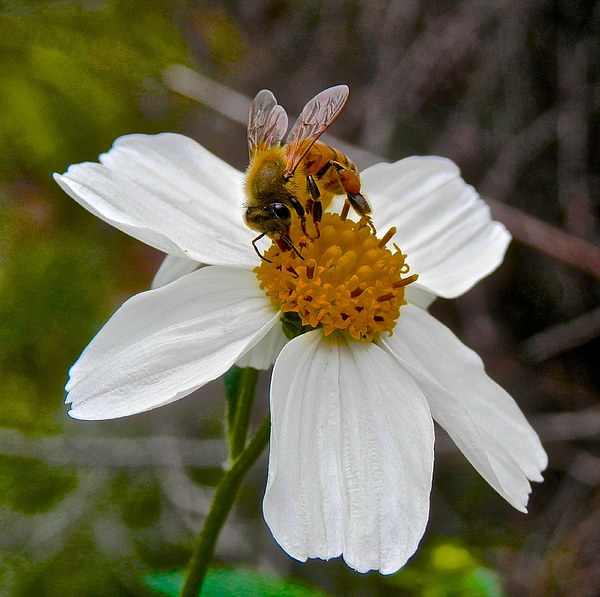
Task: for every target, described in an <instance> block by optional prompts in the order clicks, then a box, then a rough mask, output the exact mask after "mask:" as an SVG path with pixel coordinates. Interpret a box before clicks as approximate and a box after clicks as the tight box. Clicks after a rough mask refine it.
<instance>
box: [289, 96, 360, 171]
mask: <svg viewBox="0 0 600 597" xmlns="http://www.w3.org/2000/svg"><path fill="white" fill-rule="evenodd" d="M348 93H349V91H348V87H347V86H346V85H336V86H335V87H329V89H325V90H324V91H321V93H319V94H317V95H315V97H313V98H312V99H311V100H310V101H309V102H308V103H307V104H306V106H304V109H303V110H302V113H301V114H300V116H299V117H298V120H296V123H295V124H294V126H293V127H292V130H291V131H290V133H289V135H288V136H287V139H286V146H287V147H286V151H285V159H286V168H287V170H288V172H293V171H294V170H295V169H296V167H297V166H298V164H299V163H300V162H301V160H302V158H303V157H304V156H305V155H306V153H307V152H308V150H309V149H310V148H311V147H312V145H313V143H314V142H315V141H316V140H317V139H318V138H319V137H320V136H321V135H322V134H323V132H324V131H325V130H326V129H327V128H329V126H331V124H332V123H333V121H334V120H335V119H336V118H337V117H338V114H339V113H340V112H341V111H342V109H343V107H344V105H345V104H346V100H347V99H348Z"/></svg>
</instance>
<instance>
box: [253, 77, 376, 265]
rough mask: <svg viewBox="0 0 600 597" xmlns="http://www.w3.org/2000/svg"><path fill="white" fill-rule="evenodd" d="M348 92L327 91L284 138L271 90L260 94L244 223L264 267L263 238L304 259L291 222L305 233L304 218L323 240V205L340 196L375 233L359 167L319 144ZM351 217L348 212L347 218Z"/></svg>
mask: <svg viewBox="0 0 600 597" xmlns="http://www.w3.org/2000/svg"><path fill="white" fill-rule="evenodd" d="M348 93H349V91H348V87H347V86H346V85H337V86H336V87H330V88H329V89H325V90H324V91H322V92H321V93H319V94H317V95H316V96H315V97H313V98H312V99H311V100H310V101H309V102H308V103H307V104H306V106H304V108H303V110H302V113H301V114H300V116H299V117H298V120H297V121H296V123H295V124H294V126H293V127H292V129H291V130H290V132H289V134H288V135H287V137H286V140H285V144H283V142H282V141H283V138H284V136H285V134H286V132H287V128H288V117H287V114H286V112H285V110H284V109H283V108H282V107H281V106H280V105H279V104H278V103H277V100H276V99H275V96H274V95H273V94H272V93H271V92H270V91H269V90H267V89H263V90H262V91H259V92H258V94H257V95H256V97H255V98H254V100H253V102H252V106H251V107H250V115H249V117H248V150H249V154H250V164H249V166H248V170H247V172H246V183H245V191H246V196H247V201H246V204H245V206H244V207H245V212H244V220H245V222H246V224H247V225H248V227H249V228H251V229H252V230H256V231H257V232H260V234H259V235H258V236H257V237H256V238H255V239H254V240H253V241H252V246H253V247H254V250H255V251H256V254H257V255H258V256H259V257H260V258H261V259H264V260H265V261H268V259H266V258H265V257H264V256H263V255H261V253H260V251H259V250H258V247H257V246H256V243H257V241H259V240H260V239H261V238H263V237H264V236H267V237H269V238H270V239H272V240H274V241H275V242H277V244H278V245H279V246H280V248H281V249H282V250H293V251H294V252H295V253H296V254H297V255H298V256H299V257H300V258H302V255H300V253H299V252H298V249H297V248H296V247H295V246H294V244H293V242H292V239H291V238H290V226H291V223H292V216H293V215H294V214H295V216H297V217H298V218H299V219H300V224H301V227H302V231H303V233H304V234H305V235H307V236H310V235H308V234H307V232H306V218H307V216H310V217H311V219H312V222H313V226H314V231H315V236H313V237H311V238H318V237H319V234H320V233H319V222H320V221H321V217H322V214H323V204H325V206H327V205H328V204H329V202H330V201H331V199H332V198H333V197H334V196H336V195H345V196H346V202H345V203H346V205H345V206H344V209H345V210H347V209H348V208H349V206H351V207H352V208H353V209H354V211H355V212H356V213H357V214H359V215H360V216H363V217H364V218H366V221H367V223H368V224H369V225H371V227H372V226H373V223H372V221H371V218H370V217H369V214H370V213H371V206H370V205H369V203H368V201H367V200H366V199H365V197H364V196H363V195H362V194H361V192H360V189H361V185H360V178H359V175H358V171H357V169H356V166H355V165H354V163H353V162H352V160H350V158H348V157H347V156H346V155H344V154H343V153H342V152H341V151H338V150H336V149H334V148H333V147H329V146H328V145H325V144H324V143H321V142H319V141H317V139H318V138H319V137H320V136H321V135H322V134H323V132H324V131H325V130H326V129H327V128H329V126H331V124H332V123H333V121H334V120H335V119H336V118H337V116H338V115H339V113H340V112H341V111H342V109H343V108H344V105H345V104H346V100H347V99H348ZM346 213H347V212H346Z"/></svg>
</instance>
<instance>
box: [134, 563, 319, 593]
mask: <svg viewBox="0 0 600 597" xmlns="http://www.w3.org/2000/svg"><path fill="white" fill-rule="evenodd" d="M183 579H184V576H183V574H182V573H181V572H166V573H156V574H151V575H149V576H147V577H146V578H145V579H144V581H145V583H146V584H147V585H148V586H149V587H150V588H151V589H153V590H154V591H155V592H156V593H157V595H166V596H167V597H177V596H178V595H179V591H180V590H181V587H182V586H183ZM272 595H277V597H327V593H324V592H323V591H320V590H317V589H313V588H309V587H305V586H303V585H300V584H298V583H296V582H294V581H290V580H288V579H285V578H279V577H276V576H271V575H268V574H264V573H262V572H256V571H254V570H244V569H231V570H225V569H224V570H211V571H210V572H209V573H208V574H207V576H206V580H205V581H204V586H203V587H202V597H270V596H272Z"/></svg>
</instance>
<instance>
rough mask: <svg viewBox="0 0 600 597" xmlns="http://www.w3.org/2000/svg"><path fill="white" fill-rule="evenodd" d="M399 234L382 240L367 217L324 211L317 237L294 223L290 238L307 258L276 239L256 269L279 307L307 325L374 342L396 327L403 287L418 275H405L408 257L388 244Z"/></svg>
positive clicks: (263, 284) (327, 331)
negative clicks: (354, 218)
mask: <svg viewBox="0 0 600 597" xmlns="http://www.w3.org/2000/svg"><path fill="white" fill-rule="evenodd" d="M395 232H396V230H395V228H392V229H390V230H389V231H388V233H387V234H385V235H384V236H383V238H381V239H379V238H377V236H375V234H374V232H373V230H372V228H371V226H369V225H368V224H367V221H366V220H365V219H361V220H360V221H358V222H354V221H353V220H350V219H346V218H345V217H343V215H342V216H340V215H339V214H337V213H325V214H324V215H323V219H322V221H321V223H320V235H319V237H318V238H311V237H309V236H307V235H306V234H304V233H303V232H302V229H301V226H300V224H299V223H298V222H294V223H293V224H292V227H291V229H290V238H291V240H292V242H293V243H294V245H295V246H296V247H298V248H299V252H300V254H301V256H302V257H299V256H298V255H297V254H296V253H295V252H294V251H290V250H286V247H280V246H279V244H278V243H273V245H272V246H271V247H270V248H269V249H268V250H267V252H266V253H265V255H264V257H265V260H263V261H262V262H261V264H260V266H258V267H257V268H255V270H254V271H255V273H256V274H257V276H258V279H259V281H260V286H261V288H262V289H264V290H265V291H266V293H267V295H268V296H269V297H270V298H271V300H272V301H273V303H274V305H275V306H276V307H277V308H278V309H280V310H281V311H282V312H284V313H289V312H294V313H297V314H298V316H299V317H300V319H301V321H302V325H304V326H310V327H312V328H322V329H323V331H324V333H325V335H326V336H328V335H329V334H331V333H332V332H333V331H335V330H342V331H345V332H347V333H349V334H350V335H351V336H352V337H353V338H354V339H356V340H362V341H366V342H372V341H373V339H374V338H375V337H376V335H377V334H380V333H381V332H391V331H392V330H393V328H394V326H395V325H396V322H397V320H398V318H399V317H400V307H401V306H402V305H405V304H406V301H405V299H404V289H405V287H406V286H407V285H408V284H410V283H411V282H414V281H415V280H416V279H417V275H416V274H412V275H409V276H407V275H406V274H408V272H409V266H408V264H407V263H406V261H405V259H406V255H404V254H403V253H402V252H401V251H400V249H399V248H398V247H397V246H396V245H394V250H393V251H392V250H390V249H388V248H387V247H386V244H387V242H388V241H389V239H390V238H391V237H392V236H393V235H394V233H395ZM267 260H268V261H267ZM402 276H405V277H402Z"/></svg>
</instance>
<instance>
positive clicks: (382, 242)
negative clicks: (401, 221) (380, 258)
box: [377, 226, 396, 249]
mask: <svg viewBox="0 0 600 597" xmlns="http://www.w3.org/2000/svg"><path fill="white" fill-rule="evenodd" d="M394 234H396V226H392V227H391V228H390V229H389V230H388V231H387V232H386V233H385V234H384V235H383V237H382V238H381V240H380V241H379V242H378V243H377V246H378V247H379V248H380V249H382V248H383V247H385V245H387V243H388V241H389V240H390V238H392V236H394Z"/></svg>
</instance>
